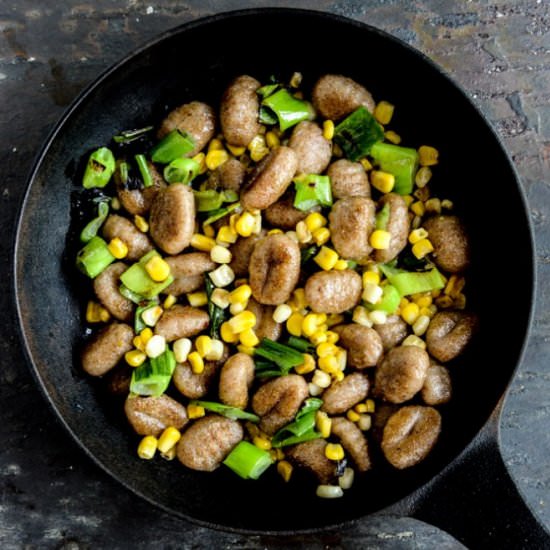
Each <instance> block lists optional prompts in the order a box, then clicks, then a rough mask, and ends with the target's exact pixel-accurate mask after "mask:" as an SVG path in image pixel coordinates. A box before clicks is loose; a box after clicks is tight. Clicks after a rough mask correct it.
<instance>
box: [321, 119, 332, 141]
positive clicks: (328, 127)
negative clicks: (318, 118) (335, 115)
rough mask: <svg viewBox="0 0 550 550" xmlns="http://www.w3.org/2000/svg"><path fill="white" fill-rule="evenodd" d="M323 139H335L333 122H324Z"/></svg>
mask: <svg viewBox="0 0 550 550" xmlns="http://www.w3.org/2000/svg"><path fill="white" fill-rule="evenodd" d="M323 137H324V138H325V139H326V140H327V141H330V140H331V139H332V138H333V137H334V122H332V120H325V121H324V122H323Z"/></svg>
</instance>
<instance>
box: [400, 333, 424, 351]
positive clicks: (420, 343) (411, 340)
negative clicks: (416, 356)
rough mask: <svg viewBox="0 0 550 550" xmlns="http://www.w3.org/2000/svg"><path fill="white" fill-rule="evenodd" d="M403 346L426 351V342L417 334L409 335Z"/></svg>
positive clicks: (402, 343)
mask: <svg viewBox="0 0 550 550" xmlns="http://www.w3.org/2000/svg"><path fill="white" fill-rule="evenodd" d="M401 345H402V346H417V347H419V348H421V349H426V342H424V340H422V338H420V337H418V336H417V335H416V334H409V335H408V336H407V337H406V338H405V339H404V340H403V342H401Z"/></svg>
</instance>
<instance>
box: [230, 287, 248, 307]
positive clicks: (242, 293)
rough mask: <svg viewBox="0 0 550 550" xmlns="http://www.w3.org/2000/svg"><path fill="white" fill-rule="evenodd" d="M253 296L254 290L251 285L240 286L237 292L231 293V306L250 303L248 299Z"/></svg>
mask: <svg viewBox="0 0 550 550" xmlns="http://www.w3.org/2000/svg"><path fill="white" fill-rule="evenodd" d="M251 295H252V289H251V288H250V285H248V284H244V285H240V286H238V287H237V288H236V289H235V290H233V291H232V292H230V293H229V303H230V304H244V303H247V302H248V299H249V298H250V296H251Z"/></svg>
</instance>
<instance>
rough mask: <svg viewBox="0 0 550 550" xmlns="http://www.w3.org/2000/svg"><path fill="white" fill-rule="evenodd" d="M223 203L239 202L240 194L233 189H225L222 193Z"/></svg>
mask: <svg viewBox="0 0 550 550" xmlns="http://www.w3.org/2000/svg"><path fill="white" fill-rule="evenodd" d="M222 195H223V202H235V201H238V200H239V193H237V191H233V189H225V190H224V191H222Z"/></svg>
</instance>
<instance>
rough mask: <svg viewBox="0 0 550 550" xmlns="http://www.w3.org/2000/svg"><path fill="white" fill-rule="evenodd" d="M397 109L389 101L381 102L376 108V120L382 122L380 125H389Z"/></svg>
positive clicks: (374, 113)
mask: <svg viewBox="0 0 550 550" xmlns="http://www.w3.org/2000/svg"><path fill="white" fill-rule="evenodd" d="M394 109H395V107H394V105H392V104H391V103H389V102H388V101H380V103H378V104H377V105H376V107H375V108H374V112H373V113H372V114H373V115H374V118H375V119H376V120H377V121H378V122H380V124H389V123H390V121H391V119H392V116H393V111H394Z"/></svg>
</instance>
